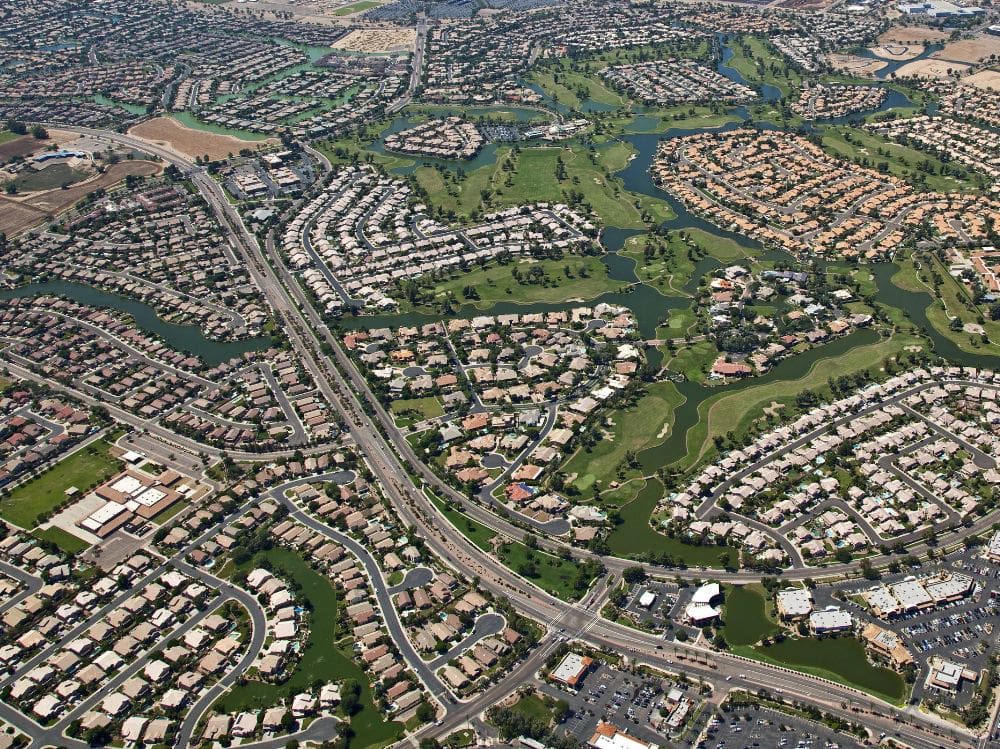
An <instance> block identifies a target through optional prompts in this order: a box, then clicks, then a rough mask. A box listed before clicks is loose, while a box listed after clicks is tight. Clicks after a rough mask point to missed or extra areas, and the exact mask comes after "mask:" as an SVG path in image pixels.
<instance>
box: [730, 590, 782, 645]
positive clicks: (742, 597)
mask: <svg viewBox="0 0 1000 749" xmlns="http://www.w3.org/2000/svg"><path fill="white" fill-rule="evenodd" d="M725 590H726V594H725V595H726V598H725V604H724V606H723V611H724V613H723V620H724V621H725V626H724V627H723V630H722V632H723V635H724V636H725V638H726V642H728V643H729V644H730V645H733V646H736V645H753V644H754V643H757V642H760V640H762V639H763V638H765V637H769V636H771V635H773V634H774V633H775V632H777V631H778V626H777V624H776V623H775V622H774V621H772V620H771V618H770V617H768V615H767V601H766V600H765V598H764V594H763V593H762V592H761V591H760V590H758V589H757V588H755V587H753V586H732V585H727V586H726V589H725Z"/></svg>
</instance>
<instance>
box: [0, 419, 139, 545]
mask: <svg viewBox="0 0 1000 749" xmlns="http://www.w3.org/2000/svg"><path fill="white" fill-rule="evenodd" d="M110 444H111V443H110V441H109V440H108V439H107V438H105V439H103V440H98V441H97V442H94V443H92V444H90V445H88V446H87V447H85V448H83V449H82V450H77V451H76V452H75V453H73V454H72V455H70V456H69V457H67V458H63V459H62V460H60V461H59V462H58V463H56V464H55V465H54V466H53V467H52V468H50V469H49V470H47V471H46V472H45V473H43V474H42V475H41V476H39V477H38V478H35V479H33V480H31V481H29V482H28V483H27V484H22V485H21V486H19V487H18V488H16V489H14V491H12V492H11V493H10V494H9V495H8V496H6V497H4V498H2V499H0V517H2V518H3V519H4V520H7V521H9V522H11V523H14V525H19V526H20V527H22V528H32V527H34V526H35V525H37V524H38V522H39V521H38V517H39V515H42V514H43V513H47V512H49V511H51V510H52V509H54V508H55V507H57V506H58V505H60V504H61V503H62V502H63V501H64V500H65V499H66V494H65V492H66V490H67V489H68V488H69V487H71V486H75V487H76V488H77V489H79V490H80V491H81V492H86V491H87V490H89V489H92V488H94V487H95V486H97V485H98V484H100V483H102V482H103V481H106V480H107V479H108V478H110V477H111V476H113V475H114V474H115V473H117V472H118V471H120V470H121V462H120V461H119V460H118V459H117V458H113V457H111V455H110V454H109V453H108V448H109V447H110Z"/></svg>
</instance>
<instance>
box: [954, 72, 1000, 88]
mask: <svg viewBox="0 0 1000 749" xmlns="http://www.w3.org/2000/svg"><path fill="white" fill-rule="evenodd" d="M962 83H963V84H964V85H966V86H975V87H976V88H981V89H984V90H989V89H992V90H994V91H1000V71H997V70H980V71H979V72H978V73H973V74H972V75H970V76H969V77H968V78H963V79H962Z"/></svg>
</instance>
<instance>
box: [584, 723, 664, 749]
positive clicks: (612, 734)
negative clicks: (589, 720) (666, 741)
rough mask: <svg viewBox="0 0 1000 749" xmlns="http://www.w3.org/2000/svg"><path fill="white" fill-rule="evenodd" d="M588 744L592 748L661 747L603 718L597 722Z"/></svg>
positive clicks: (634, 748) (653, 748) (638, 748)
mask: <svg viewBox="0 0 1000 749" xmlns="http://www.w3.org/2000/svg"><path fill="white" fill-rule="evenodd" d="M587 746H589V747H591V749H659V747H658V746H657V745H656V744H651V743H649V742H647V741H642V740H641V739H637V738H635V736H631V735H629V734H628V733H626V732H625V731H622V730H619V729H618V728H615V727H614V726H613V725H611V724H610V723H605V722H604V721H603V720H602V721H601V722H600V723H598V724H597V728H595V729H594V735H593V736H591V737H590V741H588V742H587Z"/></svg>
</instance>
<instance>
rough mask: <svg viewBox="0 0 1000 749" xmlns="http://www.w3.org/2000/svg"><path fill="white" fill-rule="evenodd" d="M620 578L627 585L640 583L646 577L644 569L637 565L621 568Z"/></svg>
mask: <svg viewBox="0 0 1000 749" xmlns="http://www.w3.org/2000/svg"><path fill="white" fill-rule="evenodd" d="M622 579H623V580H624V581H625V582H627V583H628V584H629V585H635V584H636V583H641V582H642V581H643V580H645V579H646V570H644V569H643V568H642V567H639V566H635V567H626V568H625V569H623V570H622Z"/></svg>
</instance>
